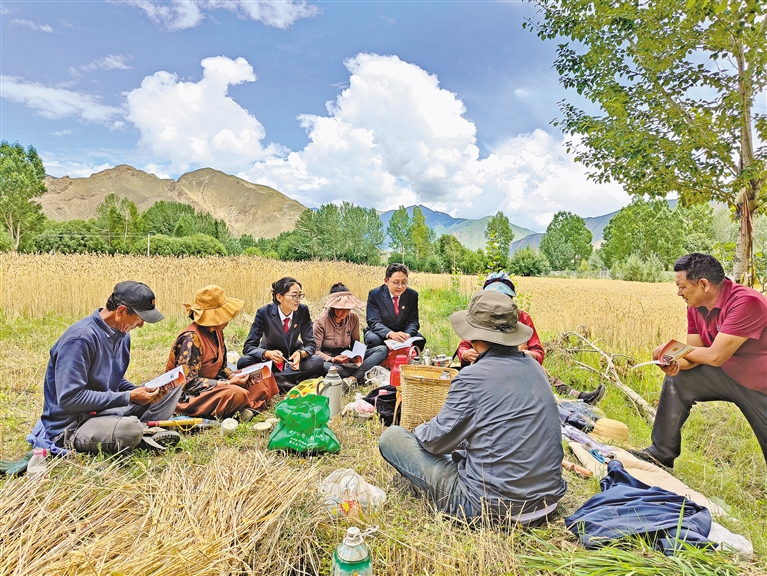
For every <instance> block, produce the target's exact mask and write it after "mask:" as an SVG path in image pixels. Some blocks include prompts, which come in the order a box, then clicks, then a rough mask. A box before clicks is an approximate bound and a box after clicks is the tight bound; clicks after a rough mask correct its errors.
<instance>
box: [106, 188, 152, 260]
mask: <svg viewBox="0 0 767 576" xmlns="http://www.w3.org/2000/svg"><path fill="white" fill-rule="evenodd" d="M95 225H96V228H97V229H98V230H99V231H100V232H101V234H102V235H103V236H104V238H105V239H106V241H107V242H108V243H109V245H110V246H111V247H112V249H113V250H116V251H117V252H128V251H129V250H130V245H131V243H132V242H133V240H134V237H135V236H136V235H137V234H141V233H142V232H143V230H142V228H141V219H140V217H139V211H138V209H137V208H136V205H135V204H134V203H133V201H131V200H129V199H128V198H120V197H119V196H117V195H116V194H107V196H106V197H105V198H104V200H103V202H101V204H99V205H98V206H97V207H96V221H95Z"/></svg>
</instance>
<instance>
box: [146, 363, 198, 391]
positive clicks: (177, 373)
mask: <svg viewBox="0 0 767 576" xmlns="http://www.w3.org/2000/svg"><path fill="white" fill-rule="evenodd" d="M187 371H188V368H187V367H186V364H182V365H181V366H176V367H175V368H174V369H173V370H170V371H169V372H166V373H165V374H162V375H160V376H158V377H157V378H154V379H153V380H150V381H149V382H147V383H146V384H144V388H149V389H150V390H154V389H155V388H162V387H167V388H168V389H170V388H175V387H176V386H178V385H179V384H183V383H184V382H186V374H187Z"/></svg>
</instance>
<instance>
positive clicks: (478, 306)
mask: <svg viewBox="0 0 767 576" xmlns="http://www.w3.org/2000/svg"><path fill="white" fill-rule="evenodd" d="M518 319H519V310H518V309H517V304H516V303H515V302H514V300H512V299H511V298H509V297H508V296H507V295H506V294H502V293H501V292H496V291H495V290H480V291H479V292H475V293H474V295H473V296H472V297H471V302H469V309H468V310H461V311H460V312H454V313H453V314H452V315H451V316H450V324H452V326H453V330H455V333H456V334H458V335H459V336H460V337H461V338H463V339H464V340H483V341H485V342H491V343H493V344H501V345H502V346H519V345H520V344H524V343H525V342H527V341H528V340H530V337H531V336H532V335H533V329H532V328H530V327H529V326H526V325H524V324H522V323H521V322H519V321H518Z"/></svg>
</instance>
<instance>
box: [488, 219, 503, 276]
mask: <svg viewBox="0 0 767 576" xmlns="http://www.w3.org/2000/svg"><path fill="white" fill-rule="evenodd" d="M495 234H496V231H495V230H490V231H489V233H487V234H486V236H485V237H486V239H487V242H486V244H485V248H486V249H487V254H486V258H485V272H486V273H487V274H490V273H491V272H500V271H501V270H504V269H505V268H506V264H507V262H506V257H505V256H504V254H503V252H501V249H500V248H499V246H498V239H497V238H496V235H495Z"/></svg>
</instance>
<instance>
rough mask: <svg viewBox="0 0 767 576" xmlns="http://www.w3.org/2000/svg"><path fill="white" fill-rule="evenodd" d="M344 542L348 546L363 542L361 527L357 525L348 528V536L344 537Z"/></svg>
mask: <svg viewBox="0 0 767 576" xmlns="http://www.w3.org/2000/svg"><path fill="white" fill-rule="evenodd" d="M344 544H346V545H347V546H358V545H360V544H362V534H361V533H360V529H359V528H357V527H356V526H352V527H351V528H348V529H347V530H346V537H345V538H344Z"/></svg>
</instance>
